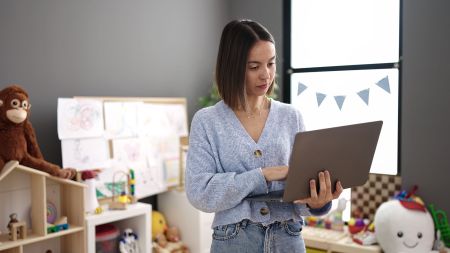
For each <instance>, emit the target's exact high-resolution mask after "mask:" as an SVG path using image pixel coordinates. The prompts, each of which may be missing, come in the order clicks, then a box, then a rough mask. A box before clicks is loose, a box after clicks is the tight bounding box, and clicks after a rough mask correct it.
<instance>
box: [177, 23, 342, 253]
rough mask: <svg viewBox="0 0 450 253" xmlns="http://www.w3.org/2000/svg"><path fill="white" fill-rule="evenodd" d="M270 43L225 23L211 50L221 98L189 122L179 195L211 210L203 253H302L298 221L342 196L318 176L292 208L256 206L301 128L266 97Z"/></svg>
mask: <svg viewBox="0 0 450 253" xmlns="http://www.w3.org/2000/svg"><path fill="white" fill-rule="evenodd" d="M275 61H276V54H275V42H274V39H273V37H272V35H271V34H270V33H269V32H268V31H267V29H266V28H264V27H263V26H262V25H260V24H259V23H257V22H254V21H250V20H240V21H239V20H235V21H232V22H230V23H228V24H227V25H226V26H225V28H224V30H223V32H222V37H221V41H220V45H219V53H218V56H217V65H216V83H217V86H218V90H219V94H220V96H221V97H222V101H220V102H218V103H217V104H216V105H214V106H211V107H208V108H204V109H202V110H200V111H198V112H197V113H196V114H195V115H194V118H193V120H192V123H191V133H190V140H189V151H188V155H187V169H186V192H187V196H188V198H189V200H190V202H191V203H192V205H194V206H195V207H196V208H198V209H200V210H202V211H205V212H215V217H214V221H213V225H212V226H213V230H214V231H213V242H212V245H211V252H212V253H217V252H305V246H304V242H303V239H302V238H301V235H300V231H301V228H302V216H307V215H311V214H315V215H322V214H325V213H326V212H328V211H329V209H330V207H331V202H330V201H331V200H332V199H335V198H337V197H338V196H339V195H340V193H341V192H342V186H341V185H340V183H337V185H336V191H335V192H334V193H332V192H331V182H330V175H329V173H328V172H327V171H325V172H321V173H319V182H318V184H319V185H320V192H319V193H317V191H316V182H315V180H311V182H310V188H311V193H312V194H311V197H310V198H308V199H302V200H298V201H295V203H272V202H258V201H251V200H248V199H246V197H248V196H251V195H258V194H264V193H267V192H269V191H275V190H281V189H283V188H284V182H283V180H284V179H285V177H286V175H287V171H288V166H287V164H288V161H289V156H290V153H291V149H292V145H293V141H294V136H295V134H296V133H297V132H299V131H304V125H303V120H302V117H301V114H300V112H299V111H298V110H296V109H295V108H294V107H293V106H291V105H288V104H283V103H281V102H277V101H275V100H272V99H269V98H268V97H267V95H268V94H270V93H271V92H272V90H273V86H274V85H275V70H276V64H275Z"/></svg>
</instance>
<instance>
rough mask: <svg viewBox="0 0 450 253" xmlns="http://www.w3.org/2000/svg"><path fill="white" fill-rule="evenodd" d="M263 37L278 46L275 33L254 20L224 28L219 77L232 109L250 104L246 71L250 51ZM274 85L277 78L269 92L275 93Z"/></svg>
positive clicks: (221, 90) (219, 84)
mask: <svg viewBox="0 0 450 253" xmlns="http://www.w3.org/2000/svg"><path fill="white" fill-rule="evenodd" d="M260 40H263V41H269V42H272V43H273V44H274V45H275V40H274V39H273V36H272V34H270V33H269V31H268V30H267V29H266V28H265V27H264V26H262V25H261V24H259V23H258V22H255V21H251V20H233V21H231V22H230V23H228V24H227V25H226V26H225V27H224V29H223V31H222V36H221V38H220V44H219V52H218V55H217V63H216V72H215V77H216V84H217V88H218V90H219V94H220V96H221V97H222V99H223V101H224V102H225V104H227V105H228V106H229V107H230V108H232V109H238V108H239V107H244V106H245V105H246V99H245V73H246V69H247V61H248V54H249V52H250V49H251V48H252V47H253V45H254V44H255V43H256V42H258V41H260ZM274 84H275V79H274V81H273V82H272V83H271V84H270V87H269V90H268V92H267V93H268V94H271V93H272V90H273V86H274Z"/></svg>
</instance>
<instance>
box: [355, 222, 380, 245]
mask: <svg viewBox="0 0 450 253" xmlns="http://www.w3.org/2000/svg"><path fill="white" fill-rule="evenodd" d="M362 224H364V225H363V226H362ZM362 224H360V225H355V227H358V229H359V228H360V227H361V226H362V227H363V229H362V230H360V231H359V232H354V233H352V235H351V237H352V240H353V241H354V242H356V243H358V244H361V245H372V244H375V243H376V242H377V238H376V236H375V225H374V224H373V223H371V224H370V225H366V223H365V222H364V221H363V222H362ZM349 230H350V225H349ZM355 231H356V230H355ZM350 233H351V232H350Z"/></svg>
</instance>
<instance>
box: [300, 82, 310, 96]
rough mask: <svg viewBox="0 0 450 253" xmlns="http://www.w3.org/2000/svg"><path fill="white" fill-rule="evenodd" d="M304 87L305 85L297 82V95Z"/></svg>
mask: <svg viewBox="0 0 450 253" xmlns="http://www.w3.org/2000/svg"><path fill="white" fill-rule="evenodd" d="M306 88H308V87H307V86H306V85H304V84H302V83H301V82H298V88H297V96H298V95H300V94H301V93H302V92H304V91H305V90H306Z"/></svg>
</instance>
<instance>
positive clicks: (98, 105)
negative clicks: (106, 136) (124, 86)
mask: <svg viewBox="0 0 450 253" xmlns="http://www.w3.org/2000/svg"><path fill="white" fill-rule="evenodd" d="M103 132H104V129H103V108H102V102H100V101H97V100H91V99H74V98H59V99H58V136H59V139H61V140H64V139H76V138H89V137H100V136H102V135H103Z"/></svg>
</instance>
